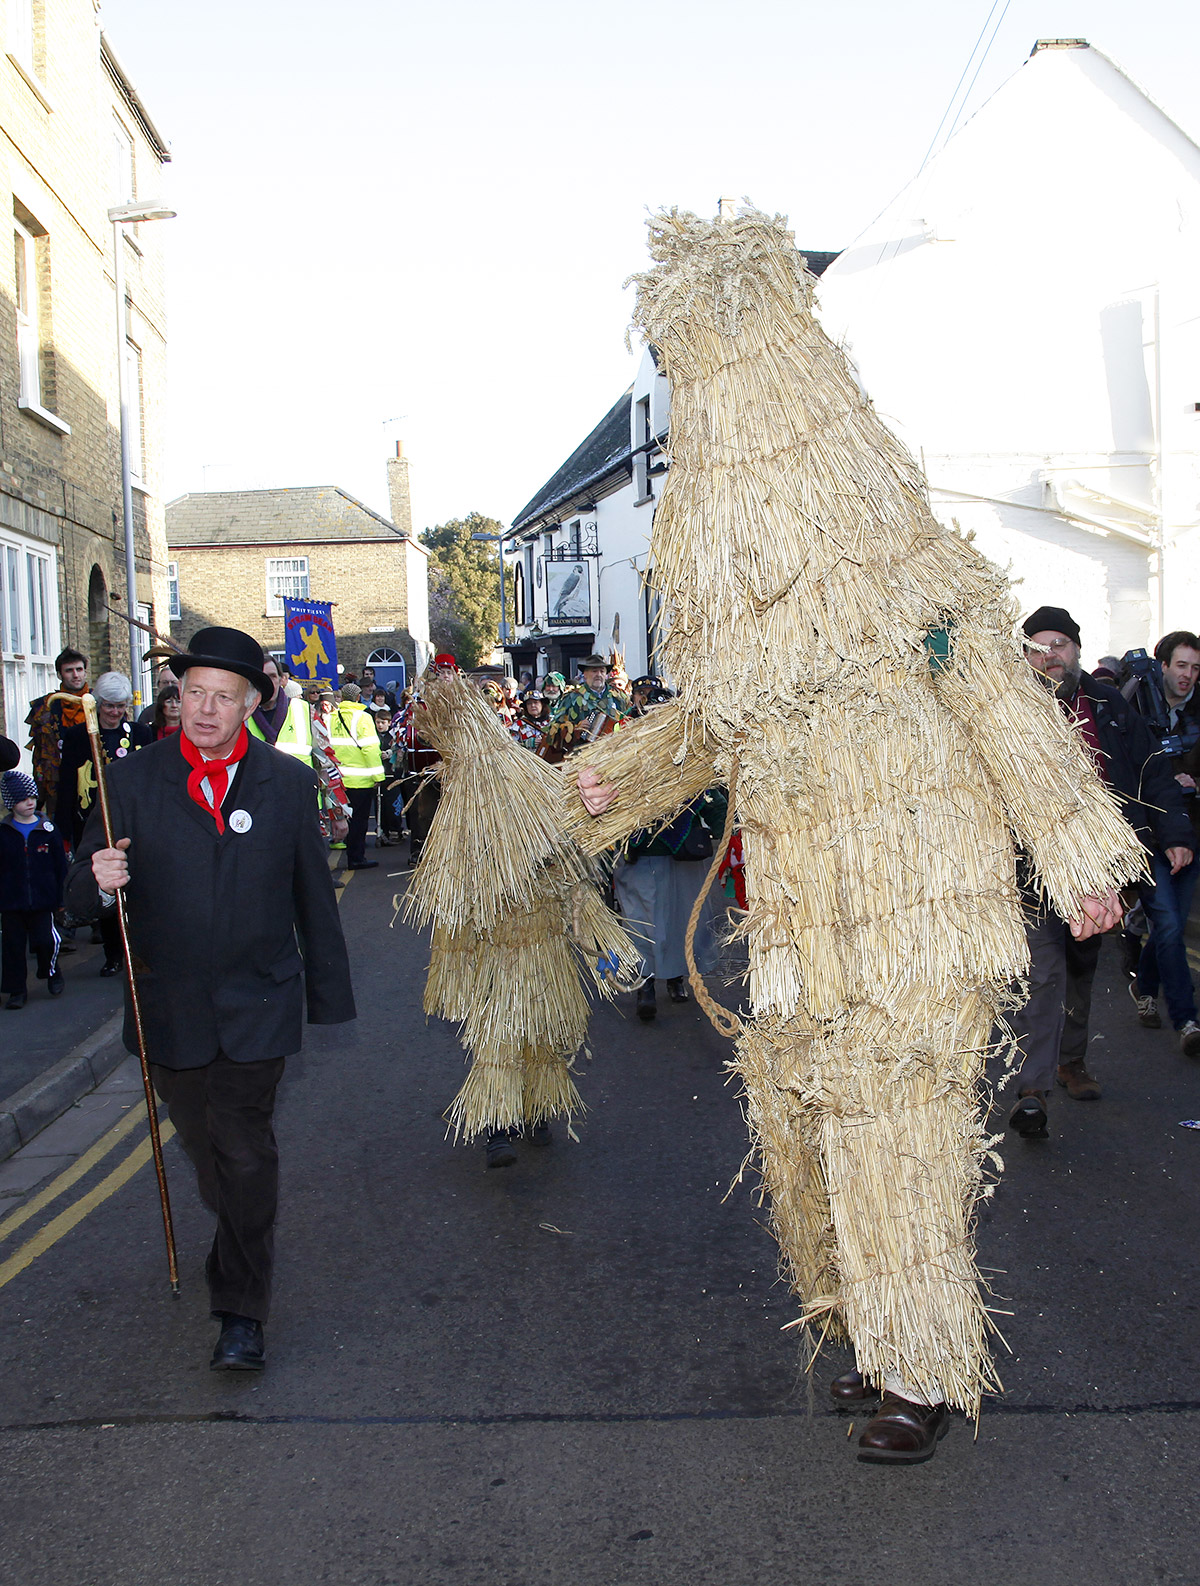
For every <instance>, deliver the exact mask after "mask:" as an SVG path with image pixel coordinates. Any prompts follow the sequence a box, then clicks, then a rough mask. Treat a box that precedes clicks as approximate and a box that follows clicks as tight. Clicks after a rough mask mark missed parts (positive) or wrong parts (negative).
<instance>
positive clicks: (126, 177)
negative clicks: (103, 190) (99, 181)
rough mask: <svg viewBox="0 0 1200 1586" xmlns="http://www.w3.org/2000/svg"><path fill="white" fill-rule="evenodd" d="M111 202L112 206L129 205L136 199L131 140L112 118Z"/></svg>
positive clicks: (122, 126) (120, 125) (123, 128)
mask: <svg viewBox="0 0 1200 1586" xmlns="http://www.w3.org/2000/svg"><path fill="white" fill-rule="evenodd" d="M112 161H113V165H112V201H113V203H114V204H131V203H132V202H133V200H134V199H135V198H136V197H137V193H136V192H135V191H134V174H133V139H132V137H130V135H129V133H128V131H127V130H126V128H125V126H124V124H123V123H122V122H120V121H118V120H117V119H116V118H115V117H114V118H113V129H112Z"/></svg>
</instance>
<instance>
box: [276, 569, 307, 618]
mask: <svg viewBox="0 0 1200 1586" xmlns="http://www.w3.org/2000/svg"><path fill="white" fill-rule="evenodd" d="M307 599H308V557H307V556H268V558H267V616H268V617H282V616H283V603H284V601H285V600H307Z"/></svg>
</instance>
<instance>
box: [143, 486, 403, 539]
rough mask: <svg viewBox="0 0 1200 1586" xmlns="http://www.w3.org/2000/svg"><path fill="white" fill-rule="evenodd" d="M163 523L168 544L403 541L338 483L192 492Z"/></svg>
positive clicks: (170, 510) (171, 507)
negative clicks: (291, 487)
mask: <svg viewBox="0 0 1200 1586" xmlns="http://www.w3.org/2000/svg"><path fill="white" fill-rule="evenodd" d="M166 519H167V544H168V545H171V546H174V545H277V544H280V545H281V544H292V543H296V544H300V543H305V542H310V543H311V542H313V541H316V540H396V539H404V538H405V535H404V534H403V533H402V532H401V531H400V530H399V529H398V528H397V527H396V525H395V524H394V523H392V522H390V521H389V520H388V519H387V518H385V517H381V516H380V514H379V513H378V512H373V511H372V510H371V508H370V507H368V506H364V505H363V503H362V502H361V501H358V500H356V498H355V497H354V496H352V495H349V494H348V493H347V492H346V491H345V490H342V489H340V488H339V487H338V486H337V485H301V486H299V487H298V488H296V489H293V490H289V489H276V490H200V491H192V492H190V493H189V494H188V495H186V496H179V497H178V498H177V499H176V500H174V501H168V503H167V507H166Z"/></svg>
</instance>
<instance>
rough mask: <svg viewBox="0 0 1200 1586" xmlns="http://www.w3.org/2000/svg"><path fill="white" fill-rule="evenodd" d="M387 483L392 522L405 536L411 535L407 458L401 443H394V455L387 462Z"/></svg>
mask: <svg viewBox="0 0 1200 1586" xmlns="http://www.w3.org/2000/svg"><path fill="white" fill-rule="evenodd" d="M387 481H388V501H389V502H390V503H391V509H392V522H393V523H394V524H395V525H396V527H397V528H398V529H403V530H404V532H405V534H411V533H412V504H411V502H410V501H409V496H408V458H407V457H406V456H405V455H404V442H403V441H397V442H396V455H395V456H394V457H389V458H388V460H387Z"/></svg>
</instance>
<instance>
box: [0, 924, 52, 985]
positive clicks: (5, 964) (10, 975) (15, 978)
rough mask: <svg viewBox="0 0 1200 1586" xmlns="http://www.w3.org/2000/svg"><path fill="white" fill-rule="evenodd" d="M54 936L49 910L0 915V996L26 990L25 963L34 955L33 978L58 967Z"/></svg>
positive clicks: (45, 974)
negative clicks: (35, 959)
mask: <svg viewBox="0 0 1200 1586" xmlns="http://www.w3.org/2000/svg"><path fill="white" fill-rule="evenodd" d="M58 942H59V936H58V932H57V931H56V930H55V928H54V910H53V909H5V910H4V911H3V912H2V913H0V996H2V995H4V994H5V993H8V994H9V995H13V994H16V993H20V992H22V991H25V990H26V989H27V981H26V974H27V972H28V971H27V967H26V961H27V959H28V957H29V954H30V953H31V952H32V953H36V954H37V977H38V979H39V980H46V979H47V978H48V977H49V976H50V975H52V974H53V973H54V971H55V970H56V969H57V967H58Z"/></svg>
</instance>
